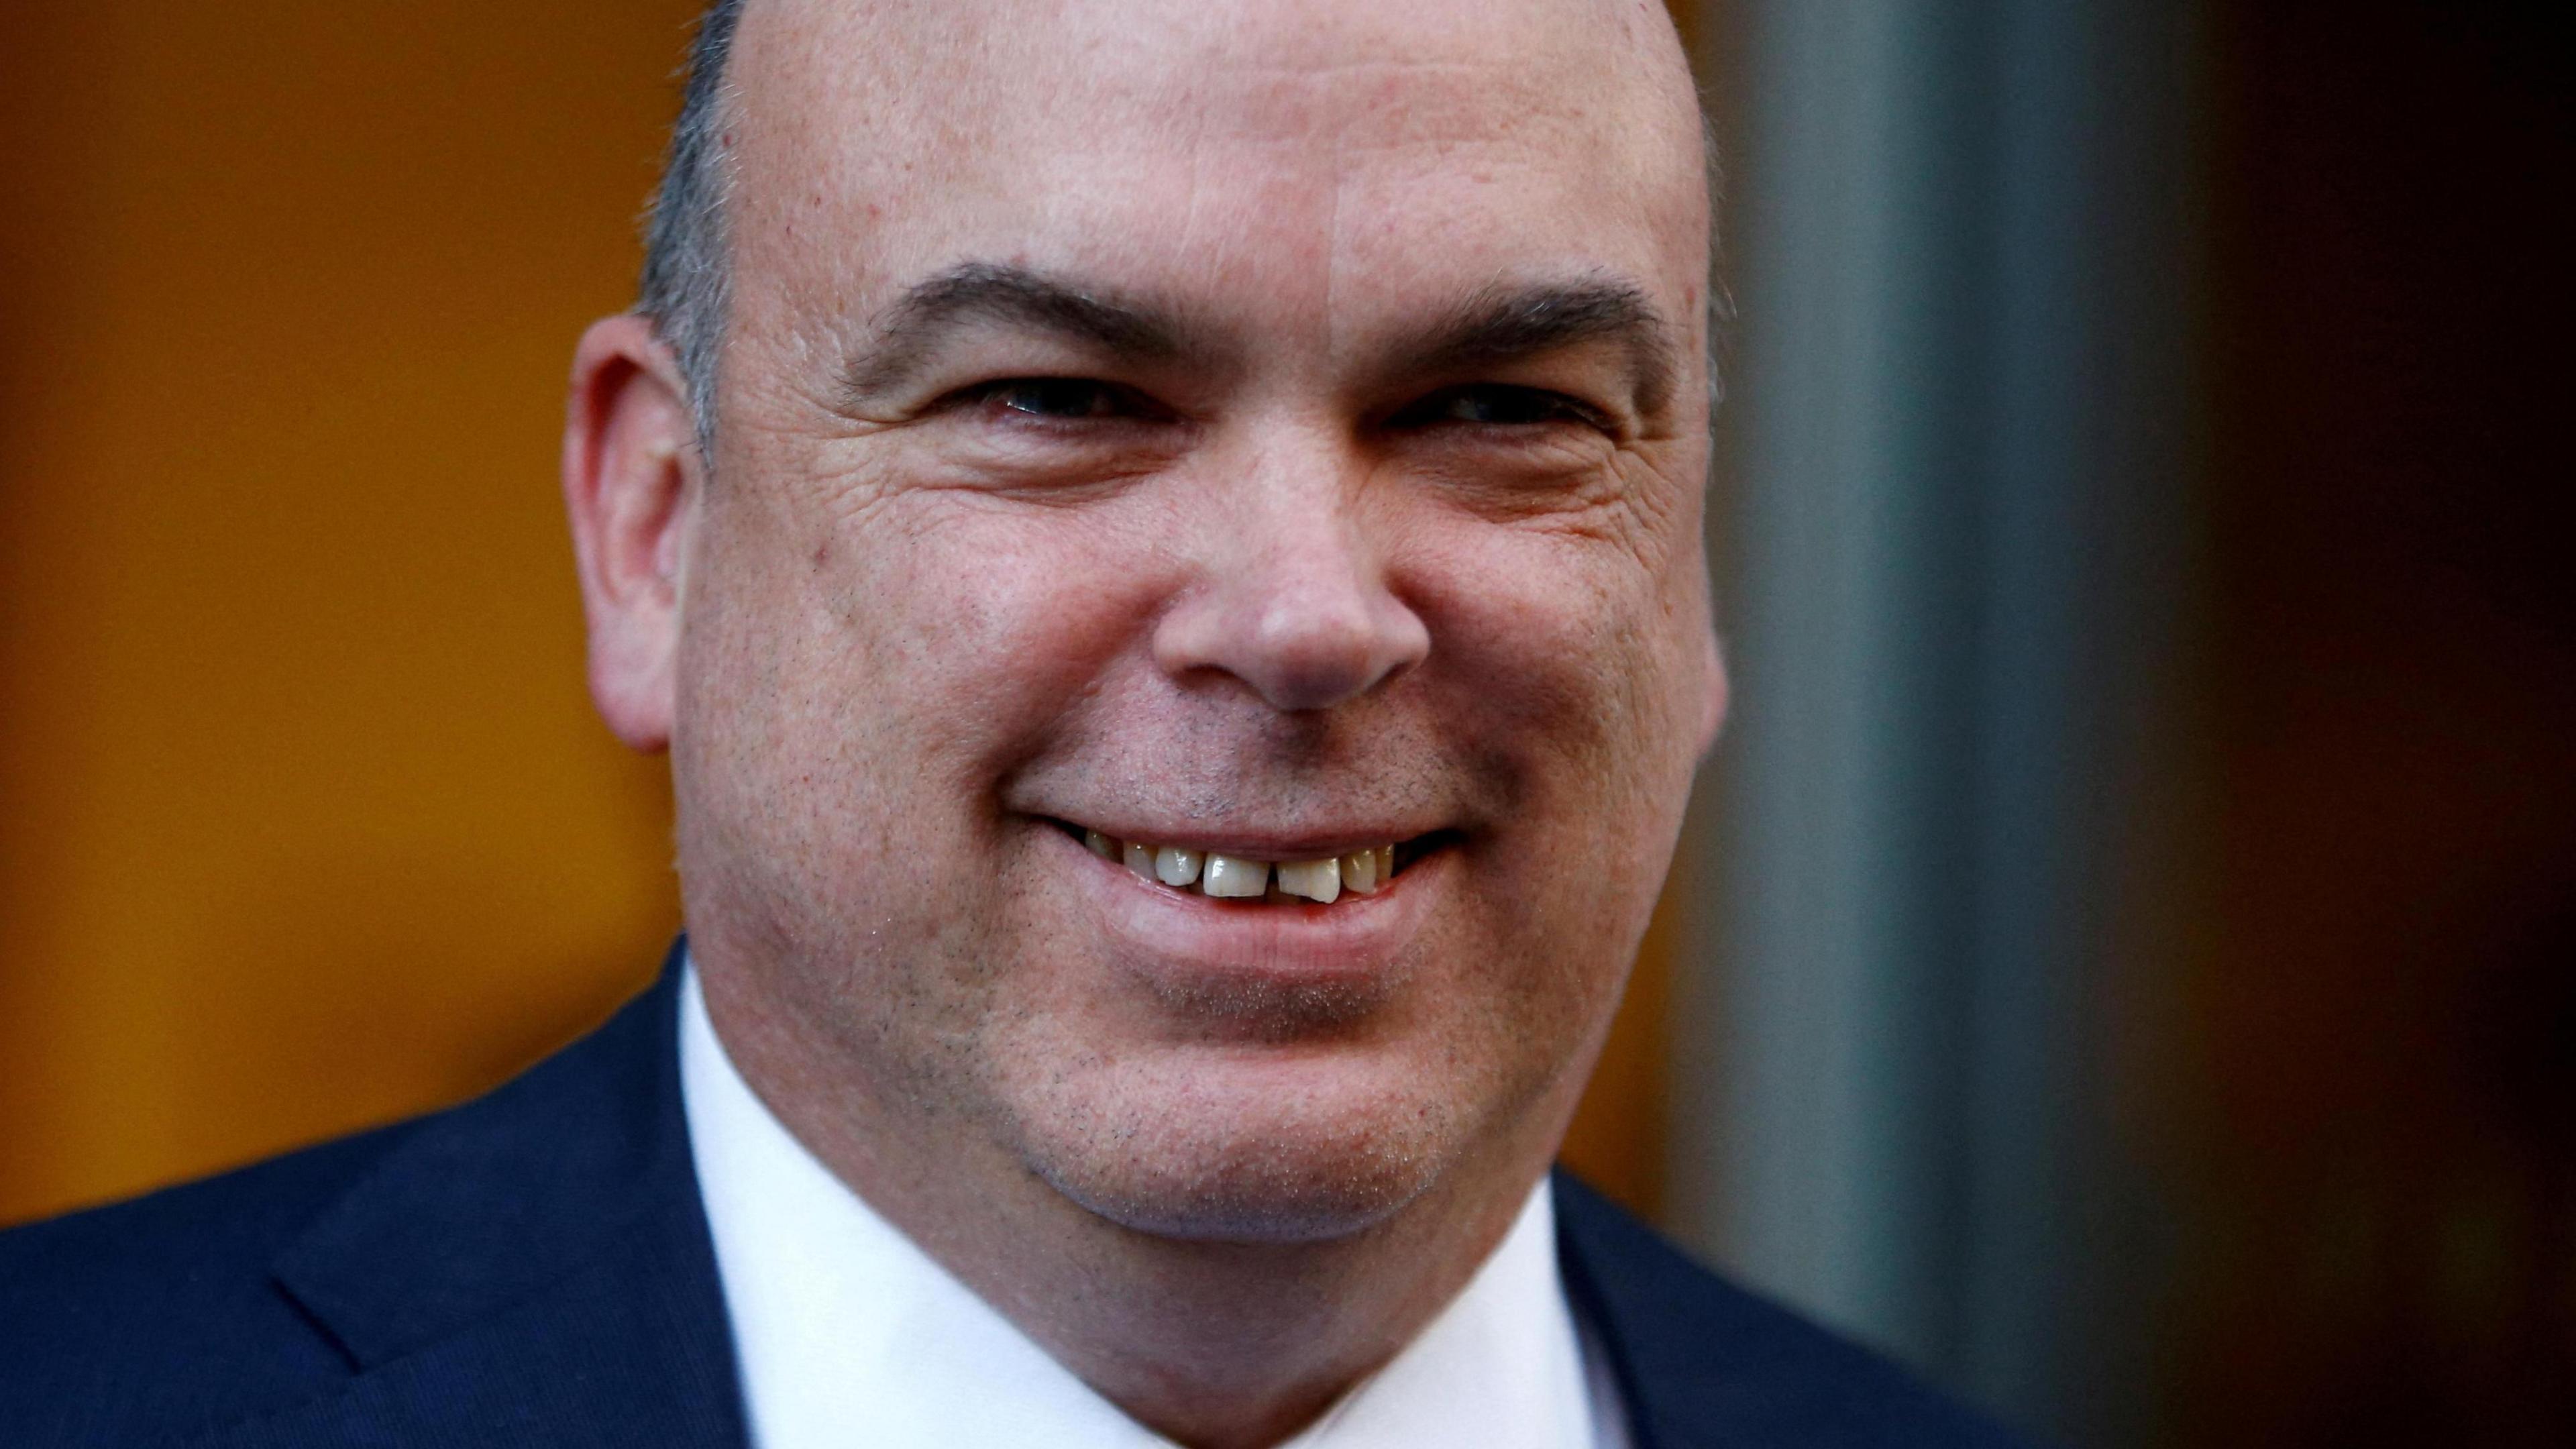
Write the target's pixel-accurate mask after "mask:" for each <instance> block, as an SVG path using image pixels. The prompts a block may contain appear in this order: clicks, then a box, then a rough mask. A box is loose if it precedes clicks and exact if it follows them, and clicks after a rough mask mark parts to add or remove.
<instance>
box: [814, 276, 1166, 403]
mask: <svg viewBox="0 0 2576 1449" xmlns="http://www.w3.org/2000/svg"><path fill="white" fill-rule="evenodd" d="M972 322H992V323H1000V324H1002V325H1004V326H1011V327H1020V328H1026V329H1029V330H1033V331H1039V332H1051V333H1054V334H1055V335H1057V336H1059V337H1062V338H1064V339H1066V340H1068V341H1072V342H1077V343H1082V344H1085V345H1087V346H1090V347H1093V348H1096V349H1098V350H1100V351H1102V352H1106V353H1110V354H1112V355H1115V356H1118V357H1124V358H1132V359H1135V360H1138V361H1144V362H1169V361H1172V360H1174V359H1176V358H1179V357H1181V356H1182V355H1183V353H1184V352H1185V351H1186V350H1187V349H1186V348H1185V346H1184V344H1183V341H1182V337H1181V332H1180V328H1179V326H1178V325H1177V324H1176V323H1175V322H1174V321H1173V320H1172V319H1170V318H1169V317H1166V316H1165V315H1163V314H1161V313H1159V312H1157V311H1155V310H1153V309H1151V308H1147V307H1142V306H1137V305H1135V304H1132V303H1127V302H1122V301H1116V300H1112V299H1109V298H1105V297H1102V296H1100V295H1098V294H1096V293H1094V292H1092V291H1089V290H1087V289H1085V288H1083V287H1081V286H1079V285H1076V284H1074V283H1071V282H1068V281H1064V280H1061V279H1059V278H1055V277H1050V276H1048V275H1046V274H1045V273H1043V272H1037V271H1032V270H1030V269H1028V268H1026V267H1016V266H1006V265H1002V264H999V263H994V262H965V263H961V264H959V265H957V266H954V267H951V268H949V269H948V270H946V271H944V272H940V273H938V274H937V275H935V276H932V277H929V278H926V279H924V280H922V281H920V282H917V283H915V284H913V285H912V286H910V287H908V288H906V289H905V290H904V294H903V295H902V296H901V297H898V298H896V299H895V301H894V303H893V305H891V306H889V307H887V308H886V309H885V311H884V313H882V314H881V316H880V319H879V321H878V322H877V325H876V328H875V334H876V335H875V337H874V339H873V341H872V342H871V343H870V344H869V345H868V346H867V348H866V350H865V351H863V352H861V353H859V354H858V355H856V356H854V357H852V358H851V359H850V362H849V364H848V365H847V366H846V367H844V368H843V369H842V374H841V389H842V395H843V396H844V397H846V398H850V399H854V400H855V399H860V398H867V397H873V396H875V395H876V394H878V393H881V392H884V391H886V390H887V389H888V388H891V387H894V386H896V385H897V384H899V383H901V382H902V381H903V380H904V379H905V378H906V377H907V376H909V375H910V374H911V373H912V372H913V371H914V370H915V369H916V368H918V367H920V366H921V365H922V363H923V362H924V361H926V360H927V359H928V358H929V356H930V355H931V353H932V352H933V351H935V350H936V349H937V347H938V345H939V343H940V341H941V340H942V339H943V338H945V337H946V336H947V335H949V334H950V333H952V332H954V331H955V330H957V329H958V328H959V327H961V326H963V325H965V324H967V323H972Z"/></svg>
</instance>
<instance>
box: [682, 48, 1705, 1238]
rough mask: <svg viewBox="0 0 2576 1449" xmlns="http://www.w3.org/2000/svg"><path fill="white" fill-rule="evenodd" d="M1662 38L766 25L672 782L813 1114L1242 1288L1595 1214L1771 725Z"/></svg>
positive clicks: (746, 107)
mask: <svg viewBox="0 0 2576 1449" xmlns="http://www.w3.org/2000/svg"><path fill="white" fill-rule="evenodd" d="M1664 25H1665V22H1664V20H1663V17H1662V16H1661V14H1660V13H1659V11H1657V10H1655V9H1654V8H1653V7H1652V6H1651V5H1646V6H1638V5H1624V4H1618V3H1611V0H1603V3H1599V4H1582V3H1566V4H1542V3H1528V4H1523V3H1519V0H1502V3H1497V0H1473V3H1468V0H1460V3H1456V4H1449V3H1439V0H1434V3H1426V4H1414V5H1406V6H1393V7H1389V6H1382V5H1378V6H1344V5H1338V4H1331V5H1300V4H1279V3H1271V4H1262V5H1240V6H1238V5H1218V4H1210V3H1206V0H1170V3H1163V4H1122V5H1115V6H1110V5H1079V4H1074V5H1064V6H1042V7H1041V6H1026V5H1016V4H1015V5H1001V4H994V5H989V6H988V5H977V4H938V5H932V4H922V5H913V6H895V7H877V8H875V9H873V10H871V11H870V12H868V13H864V14H863V13H861V12H860V11H859V10H858V8H857V7H850V6H833V5H826V4H821V3H811V4H807V3H779V4H771V5H755V6H754V7H753V9H752V11H751V14H750V16H749V17H748V18H747V20H746V22H745V25H744V29H743V31H742V34H741V38H740V45H739V48H738V49H737V52H736V55H735V57H734V62H733V71H732V78H733V82H734V86H735V89H736V92H737V95H738V98H739V104H738V107H737V109H736V112H735V114H734V115H733V116H732V117H731V121H730V131H731V137H732V149H733V156H734V161H735V166H736V172H735V183H734V202H733V209H732V213H731V218H732V249H733V262H734V268H735V282H734V287H735V290H734V296H733V310H732V313H731V330H730V334H729V338H728V343H727V347H728V350H727V353H726V357H725V362H724V374H723V385H722V388H721V393H720V396H721V408H720V411H719V413H718V416H717V429H718V431H717V450H716V454H715V457H714V459H713V464H712V482H711V483H710V484H709V485H708V486H707V487H706V489H705V490H704V492H703V496H702V497H700V498H699V499H698V500H697V508H698V513H697V516H696V520H695V523H694V525H693V528H692V531H691V532H690V533H689V535H688V544H687V554H686V558H685V562H684V565H683V568H682V577H683V580H684V584H683V595H682V598H683V603H682V609H681V620H682V624H681V629H682V632H681V641H680V645H679V656H678V657H679V665H678V698H677V700H676V726H675V729H674V738H673V747H674V751H675V768H676V778H677V782H678V791H679V802H680V827H681V868H682V875H683V879H684V883H685V888H686V893H687V901H688V909H689V916H690V920H691V927H692V931H693V933H694V935H695V940H696V944H697V950H698V952H699V954H700V956H701V958H702V959H704V960H706V961H707V962H709V963H710V971H711V975H712V973H713V972H715V971H716V970H719V969H720V970H723V971H726V972H730V973H733V975H734V977H735V979H736V981H737V983H738V984H737V985H735V986H734V987H733V988H732V989H734V990H736V991H739V992H743V993H748V994H750V995H752V996H754V997H757V998H758V999H759V1000H761V1001H762V1002H763V1003H764V1004H765V1006H764V1009H766V1010H770V1011H773V1012H775V1013H776V1014H778V1015H779V1016H781V1017H782V1018H784V1019H786V1020H789V1021H791V1022H793V1023H794V1024H795V1025H794V1030H795V1031H796V1032H797V1033H799V1034H801V1035H802V1036H803V1037H804V1038H805V1039H806V1040H807V1041H808V1042H810V1043H811V1044H812V1045H813V1047H814V1048H815V1053H814V1054H815V1056H816V1059H817V1060H818V1061H823V1062H828V1063H830V1064H831V1065H830V1066H829V1067H828V1068H824V1069H817V1071H815V1072H813V1073H809V1075H814V1076H818V1077H819V1078H820V1079H821V1080H820V1081H819V1083H809V1084H808V1085H809V1086H814V1087H815V1089H817V1090H821V1091H824V1092H826V1093H838V1094H843V1095H844V1096H845V1097H847V1098H849V1099H850V1100H861V1099H863V1100H865V1101H866V1102H868V1103H870V1104H872V1106H871V1110H872V1111H874V1112H876V1113H878V1114H879V1115H880V1116H881V1117H883V1118H884V1119H886V1120H888V1121H891V1122H893V1123H894V1124H895V1125H896V1128H897V1129H898V1130H901V1131H903V1132H906V1133H909V1134H912V1135H914V1136H915V1137H916V1138H917V1139H918V1140H919V1141H922V1142H941V1141H944V1142H948V1143H952V1144H954V1145H955V1150H956V1151H957V1153H958V1154H959V1157H960V1160H961V1161H971V1160H983V1159H985V1158H990V1159H991V1160H995V1161H1007V1162H1009V1163H1012V1164H1015V1165H1016V1167H1018V1168H1023V1169H1026V1170H1028V1171H1032V1172H1034V1173H1036V1174H1037V1175H1038V1176H1040V1177H1042V1178H1043V1179H1044V1180H1045V1181H1047V1182H1048V1183H1050V1184H1052V1185H1053V1186H1054V1187H1055V1188H1056V1189H1057V1190H1059V1191H1061V1192H1062V1193H1064V1194H1065V1195H1067V1196H1069V1197H1070V1198H1072V1199H1073V1200H1074V1201H1076V1202H1079V1203H1081V1204H1083V1205H1084V1206H1086V1207H1088V1208H1090V1209H1092V1210H1093V1211H1096V1212H1099V1213H1101V1214H1104V1215H1106V1216H1107V1217H1109V1218H1111V1219H1114V1220H1116V1221H1120V1222H1123V1223H1127V1224H1129V1225H1131V1226H1135V1227H1139V1228H1143V1229H1146V1230H1148V1231H1154V1232H1160V1233H1168V1234H1177V1235H1183V1236H1223V1237H1240V1236H1253V1237H1288V1238H1295V1237H1312V1236H1318V1235H1329V1234H1335V1233H1342V1232H1348V1231H1353V1230H1355V1229H1357V1228H1359V1227H1361V1226H1364V1225H1366V1224H1367V1223H1369V1222H1371V1221H1374V1220H1376V1219H1378V1218H1380V1217H1382V1216H1383V1215H1385V1214H1386V1213H1388V1212H1390V1211H1392V1210H1394V1209H1395V1208H1397V1207H1400V1206H1401V1205H1402V1204H1404V1203H1405V1202H1407V1201H1409V1200H1411V1199H1412V1198H1413V1197H1415V1196H1416V1195H1418V1194H1419V1193H1421V1192H1422V1191H1423V1190H1424V1189H1426V1188H1427V1187H1429V1186H1430V1185H1432V1184H1433V1183H1434V1182H1436V1181H1437V1180H1439V1178H1440V1177H1441V1175H1442V1174H1443V1173H1444V1172H1448V1171H1451V1170H1453V1169H1457V1168H1459V1167H1460V1166H1461V1165H1463V1164H1467V1163H1470V1162H1475V1161H1479V1160H1482V1161H1486V1162H1488V1163H1490V1162H1491V1161H1493V1160H1495V1159H1496V1158H1497V1157H1511V1158H1515V1159H1521V1158H1529V1157H1530V1156H1531V1154H1533V1153H1535V1154H1536V1156H1537V1159H1543V1157H1544V1155H1545V1153H1546V1152H1547V1151H1548V1150H1549V1149H1550V1148H1551V1146H1552V1144H1553V1141H1554V1138H1555V1135H1556V1133H1557V1132H1558V1131H1559V1130H1561V1127H1562V1123H1563V1120H1564V1116H1565V1114H1566V1112H1567V1111H1569V1110H1570V1108H1571V1104H1572V1101H1573V1099H1574V1095H1575V1093H1576V1091H1577V1090H1578V1089H1579V1085H1580V1078H1581V1076H1582V1075H1583V1073H1584V1072H1585V1071H1586V1070H1588V1067H1589V1064H1590V1061H1591V1057H1592V1054H1593V1052H1594V1051H1595V1050H1596V1049H1597V1045H1598V1042H1599V1038H1600V1035H1601V1033H1602V1031H1603V1029H1604V1028H1605V1025H1606V1022H1607V1018H1608V1016H1609V1014H1610V1012H1611V1010H1612V1008H1613V1006H1614V1004H1615V1001H1616V998H1617V993H1618V989H1619V986H1620V983H1621V980H1622V978H1623V975H1624V973H1625V970H1626V966H1627V963H1628V961H1629V960H1630V958H1631V956H1632V954H1633V952H1634V949H1635V946H1636V942H1637V940H1638V937H1639V935H1640V934H1641V932H1642V931H1643V929H1644V923H1645V918H1646V915H1647V913H1648V911H1649V909H1650V908H1651V905H1652V901H1653V898H1654V895H1655V892H1656V890H1657V888H1658V886H1659V884H1660V882H1661V879H1662V876H1663V873H1664V870H1665V867H1666V864H1667V861H1668V858H1669V855H1670V851H1671V847H1672V841H1673V838H1674V834H1675V831H1676V829H1677V825H1678V817H1679V812H1680V808H1681V803H1682V800H1683V796H1684V793H1685V791H1686V789H1687V786H1688V779H1689V775H1690V771H1691V769H1692V766H1693V764H1694V762H1695V760H1696V758H1697V755H1698V753H1699V752H1700V750H1701V749H1702V748H1703V747H1704V745H1705V742H1706V738H1707V735H1708V733H1709V732H1710V731H1711V730H1713V729H1714V727H1715V724H1716V719H1717V713H1718V708H1719V700H1720V691H1721V685H1720V682H1719V679H1718V675H1717V671H1716V662H1715V657H1714V649H1713V644H1712V641H1711V638H1710V634H1709V626H1708V619H1707V608H1706V602H1705V595H1706V583H1705V578H1704V573H1703V566H1702V563H1701V554H1700V547H1699V526H1700V495H1701V484H1702V478H1703V474H1704V470H1705V466H1706V445H1705V425H1706V412H1705V409H1706V396H1707V391H1706V380H1705V374H1704V372H1703V371H1702V365H1701V363H1700V361H1699V359H1700V357H1701V356H1702V353H1703V344H1704V338H1703V333H1702V323H1701V318H1702V315H1703V310H1704V298H1703V294H1702V291H1701V288H1702V286H1703V285H1704V283H1703V278H1704V272H1705V266H1706V253H1705V229H1706V218H1705V203H1704V201H1703V199H1702V196H1701V192H1700V188H1699V184H1698V154H1697V134H1696V131H1695V129H1694V125H1693V122H1694V119H1695V118H1694V116H1693V114H1692V112H1691V109H1690V106H1689V101H1688V91H1687V89H1686V87H1687V81H1686V80H1684V79H1683V78H1682V77H1681V75H1680V73H1679V62H1678V59H1677V58H1676V57H1675V56H1674V55H1673V54H1672V51H1671V41H1670V39H1669V36H1668V34H1667V33H1666V32H1665V31H1664V30H1663V29H1662V27H1663V26H1664ZM1086 832H1097V833H1098V834H1099V835H1101V836H1103V837H1107V838H1111V839H1114V840H1115V841H1118V842H1134V843H1138V844H1141V845H1144V846H1147V847H1166V846H1168V847H1174V848H1175V853H1174V855H1173V856H1172V858H1171V863H1173V864H1175V865H1177V866H1181V867H1186V866H1187V864H1188V863H1189V862H1188V860H1187V858H1186V857H1185V856H1183V855H1181V854H1180V853H1179V852H1212V853H1217V854H1223V855H1226V856H1230V857H1234V858H1236V860H1238V861H1247V862H1260V863H1273V862H1290V863H1296V862H1312V861H1317V860H1321V859H1324V858H1328V857H1341V856H1349V855H1354V854H1358V853H1362V852H1369V851H1372V850H1374V849H1375V848H1376V847H1381V846H1387V845H1392V846H1394V847H1395V853H1396V860H1397V862H1398V873H1397V874H1396V875H1395V876H1394V878H1393V879H1392V880H1391V881H1388V882H1383V883H1381V886H1380V888H1379V889H1377V890H1376V891H1374V892H1373V893H1363V892H1361V891H1360V890H1358V889H1356V888H1353V887H1354V886H1355V885H1356V884H1357V883H1358V882H1357V881H1356V879H1354V880H1353V885H1352V886H1346V887H1345V888H1344V889H1343V890H1342V892H1341V894H1340V896H1339V898H1338V899H1335V900H1333V901H1332V902H1331V903H1330V904H1319V903H1316V902H1314V901H1311V900H1307V899H1300V898H1291V899H1284V900H1283V899H1278V898H1275V895H1274V898H1270V899H1258V898H1256V899H1250V900H1234V899H1221V898H1215V897H1211V896H1210V895H1209V894H1208V893H1207V890H1208V886H1207V882H1206V879H1205V878H1204V872H1205V871H1206V869H1207V866H1206V864H1205V861H1204V860H1202V862H1201V864H1200V869H1201V871H1202V879H1201V880H1200V881H1199V882H1198V883H1197V884H1196V885H1194V886H1185V887H1181V888H1175V887H1174V886H1172V885H1169V884H1165V883H1163V882H1162V881H1160V880H1148V879H1146V878H1144V877H1142V876H1139V875H1138V874H1136V873H1134V872H1132V871H1131V870H1130V869H1129V867H1128V866H1127V864H1125V863H1124V861H1123V859H1110V858H1104V857H1103V856H1102V855H1101V854H1099V853H1096V852H1095V851H1094V850H1093V849H1090V848H1087V847H1086ZM1093 843H1095V844H1096V843H1097V842H1093ZM1366 873H1367V872H1366V871H1365V870H1364V869H1354V870H1353V872H1352V875H1353V877H1357V876H1361V875H1365V874H1366ZM1305 874H1311V872H1308V873H1305ZM1274 875H1275V872H1274ZM1301 878H1302V877H1301Z"/></svg>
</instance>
